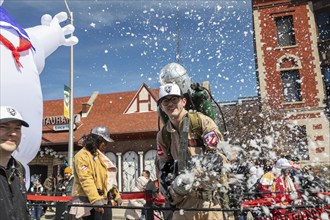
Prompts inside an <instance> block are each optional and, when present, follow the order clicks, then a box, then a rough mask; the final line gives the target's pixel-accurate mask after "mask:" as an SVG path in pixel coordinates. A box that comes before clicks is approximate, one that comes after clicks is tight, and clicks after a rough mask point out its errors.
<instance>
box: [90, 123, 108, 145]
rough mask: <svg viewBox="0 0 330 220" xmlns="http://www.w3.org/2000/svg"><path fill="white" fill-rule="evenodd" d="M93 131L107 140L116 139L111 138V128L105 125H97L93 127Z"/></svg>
mask: <svg viewBox="0 0 330 220" xmlns="http://www.w3.org/2000/svg"><path fill="white" fill-rule="evenodd" d="M91 133H92V134H96V135H99V136H101V137H103V138H104V140H106V141H107V142H114V141H113V140H112V139H111V138H110V132H109V129H108V128H107V127H104V126H96V127H95V128H93V129H92V131H91Z"/></svg>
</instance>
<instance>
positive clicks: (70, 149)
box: [64, 0, 74, 168]
mask: <svg viewBox="0 0 330 220" xmlns="http://www.w3.org/2000/svg"><path fill="white" fill-rule="evenodd" d="M64 3H65V6H66V8H67V10H68V13H69V20H70V22H71V24H72V25H73V13H72V11H70V8H69V5H68V3H67V2H66V0H64ZM71 36H73V33H72V34H71ZM73 79H74V78H73V45H72V46H71V47H70V121H69V122H70V123H69V143H68V163H69V166H70V167H71V168H72V165H73V147H74V140H73V126H74V118H73V112H74V108H73V100H74V97H73Z"/></svg>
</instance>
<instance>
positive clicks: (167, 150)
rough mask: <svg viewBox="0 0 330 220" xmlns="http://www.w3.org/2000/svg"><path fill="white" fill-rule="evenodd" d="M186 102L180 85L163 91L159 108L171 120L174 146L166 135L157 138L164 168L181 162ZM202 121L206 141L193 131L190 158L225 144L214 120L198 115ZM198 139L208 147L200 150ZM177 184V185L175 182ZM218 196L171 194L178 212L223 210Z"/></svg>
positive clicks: (188, 217) (192, 214)
mask: <svg viewBox="0 0 330 220" xmlns="http://www.w3.org/2000/svg"><path fill="white" fill-rule="evenodd" d="M186 102H187V101H186V99H185V98H184V97H183V96H182V93H181V91H180V88H179V86H178V85H177V84H174V83H171V84H166V85H162V86H161V87H160V90H159V100H158V105H159V107H160V108H161V110H162V111H163V112H164V113H165V114H166V115H167V116H168V118H169V120H168V121H167V123H166V124H165V125H164V126H165V129H167V131H168V132H169V133H170V135H171V146H166V144H165V143H166V141H164V140H163V139H164V137H163V134H162V131H160V132H158V134H157V158H156V161H157V163H158V165H159V166H160V167H161V166H162V165H163V164H165V163H166V161H167V160H168V159H169V158H170V157H172V158H173V159H174V160H179V147H180V131H181V128H182V121H183V118H184V117H185V116H186V115H187V113H188V112H187V110H186V109H185V105H186ZM198 118H199V120H200V122H201V126H202V131H203V134H202V137H196V135H195V134H194V133H193V132H192V131H191V127H190V129H189V132H188V147H187V153H188V158H191V157H193V156H196V155H199V154H201V153H202V152H203V151H207V150H213V149H216V148H217V145H218V143H219V142H220V141H221V140H222V135H221V133H220V131H219V130H218V127H217V125H216V124H215V123H214V121H213V120H212V119H211V118H209V117H208V116H206V115H203V114H202V113H198ZM198 138H199V139H202V140H203V142H204V146H197V145H198V142H197V141H196V140H197V139H198ZM222 157H223V159H224V163H227V161H226V158H225V157H224V156H223V155H222ZM159 178H160V177H159ZM173 182H175V180H174V181H173ZM225 184H226V183H225ZM172 185H173V184H172ZM214 193H215V192H214V191H212V192H209V191H205V190H203V189H201V188H197V187H195V188H194V187H192V188H191V189H190V190H187V191H186V192H183V193H182V192H179V191H178V190H176V189H175V188H173V190H170V194H171V197H172V205H176V207H177V208H221V205H220V204H218V203H217V204H215V203H214V202H213V194H214ZM172 219H173V220H181V219H182V220H194V219H195V220H197V219H198V220H200V219H203V220H214V219H217V220H221V219H223V213H222V212H221V211H184V212H183V213H182V212H180V211H175V212H174V213H173V217H172Z"/></svg>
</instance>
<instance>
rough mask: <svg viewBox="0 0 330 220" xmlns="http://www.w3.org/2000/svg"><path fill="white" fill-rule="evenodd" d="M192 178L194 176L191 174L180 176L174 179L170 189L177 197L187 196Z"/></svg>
mask: <svg viewBox="0 0 330 220" xmlns="http://www.w3.org/2000/svg"><path fill="white" fill-rule="evenodd" d="M194 178H195V175H194V174H193V173H183V174H180V175H179V176H177V177H176V178H175V179H174V181H173V183H172V185H171V188H172V189H173V191H174V192H175V193H177V194H179V195H182V196H183V195H187V194H188V193H189V192H190V191H191V188H192V185H193V182H194Z"/></svg>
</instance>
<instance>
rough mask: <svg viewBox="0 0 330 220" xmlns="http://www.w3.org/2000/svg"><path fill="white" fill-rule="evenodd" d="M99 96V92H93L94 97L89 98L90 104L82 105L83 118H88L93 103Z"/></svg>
mask: <svg viewBox="0 0 330 220" xmlns="http://www.w3.org/2000/svg"><path fill="white" fill-rule="evenodd" d="M98 94H99V91H95V92H93V94H92V96H91V97H90V98H89V100H88V102H84V103H82V112H81V117H83V118H86V117H87V116H88V113H89V112H90V110H91V109H92V106H93V103H94V101H95V100H96V98H97V96H98Z"/></svg>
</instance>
